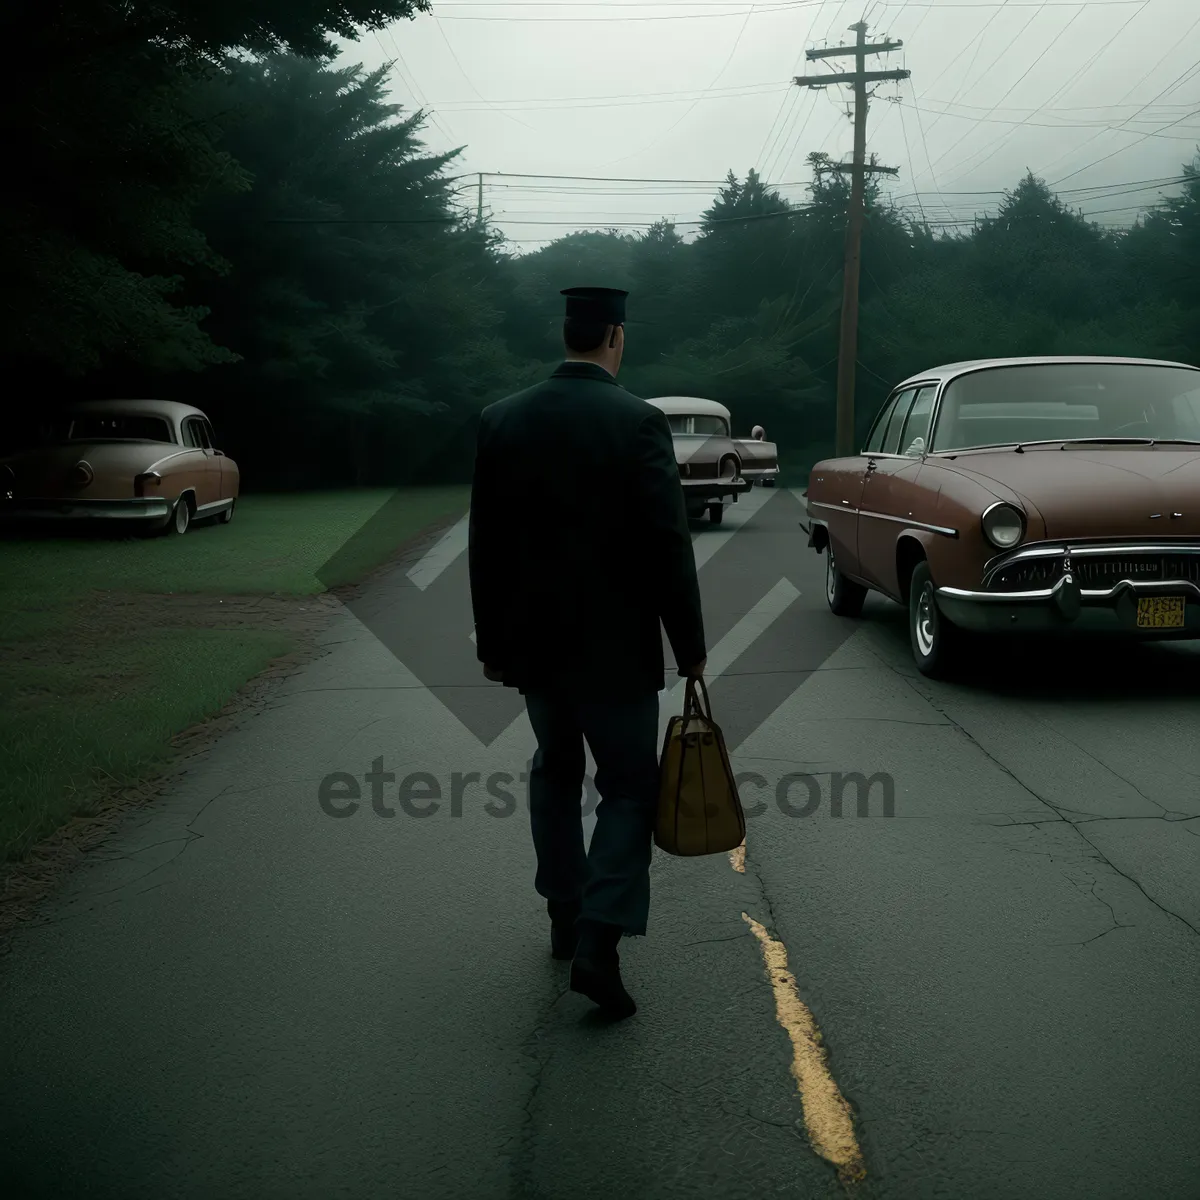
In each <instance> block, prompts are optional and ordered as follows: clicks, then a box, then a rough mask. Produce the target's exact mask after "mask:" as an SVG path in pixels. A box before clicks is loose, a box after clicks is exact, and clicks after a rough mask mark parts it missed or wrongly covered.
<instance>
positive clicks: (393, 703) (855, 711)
mask: <svg viewBox="0 0 1200 1200" xmlns="http://www.w3.org/2000/svg"><path fill="white" fill-rule="evenodd" d="M800 516H801V511H800V508H799V503H798V501H797V499H796V497H795V496H793V495H792V494H791V493H790V492H787V491H782V490H779V491H757V492H755V493H753V494H752V496H751V497H749V498H748V499H747V500H746V501H744V502H743V503H741V504H739V505H738V506H736V508H734V509H732V510H731V511H730V514H729V517H728V518H727V523H726V526H725V527H724V528H722V529H720V530H716V529H711V528H705V527H703V526H698V527H697V535H696V547H697V553H698V558H699V559H700V561H701V571H702V576H703V588H704V595H705V602H706V619H707V622H708V625H709V634H710V644H711V645H712V650H711V651H710V666H711V670H712V672H713V673H714V674H720V675H721V678H719V679H717V680H716V681H715V683H714V684H713V686H712V689H711V694H712V701H713V707H714V711H715V715H716V717H717V719H718V721H720V722H721V724H722V725H723V726H724V727H725V729H726V732H727V734H728V738H729V742H730V744H731V746H733V747H735V748H736V753H735V765H736V767H737V768H738V770H739V771H742V772H746V773H754V774H755V775H756V776H757V777H758V782H756V781H755V780H752V779H748V780H747V781H746V782H745V784H744V788H743V795H744V799H745V800H746V802H747V804H748V805H751V806H753V805H755V803H756V801H758V800H759V798H760V797H761V798H763V799H765V801H766V803H765V804H763V805H762V806H761V811H758V812H757V815H754V816H753V817H752V819H751V821H750V823H749V825H750V830H749V834H748V838H747V848H746V854H745V869H744V870H743V871H738V870H736V869H735V868H734V866H733V865H732V864H731V861H730V859H728V858H727V857H726V856H715V857H713V858H707V859H700V860H678V859H669V858H665V857H662V856H656V860H655V864H654V905H653V910H652V914H651V929H650V934H649V936H648V937H647V938H645V939H637V940H634V941H627V942H625V943H624V949H623V961H624V964H625V967H626V977H627V982H628V984H629V987H630V989H631V991H633V993H634V994H635V996H636V998H637V999H638V1001H639V1005H640V1011H639V1013H638V1015H637V1016H636V1017H635V1018H634V1019H633V1020H632V1021H629V1022H626V1023H624V1024H620V1025H606V1024H604V1023H602V1022H598V1021H596V1020H595V1019H594V1017H593V1015H592V1013H591V1011H590V1006H589V1005H588V1004H587V1002H586V1001H584V1000H582V999H581V998H580V997H577V996H574V995H573V994H571V993H570V992H569V991H567V990H566V968H565V966H564V965H563V964H557V963H554V962H552V961H551V960H550V958H549V953H548V943H547V929H546V922H545V917H544V913H543V909H542V905H541V903H540V901H539V900H538V899H537V897H536V896H535V895H534V893H533V890H532V878H533V866H534V864H533V854H532V849H531V846H530V843H529V836H528V825H527V820H526V819H525V816H524V812H523V809H522V808H521V806H520V804H519V803H514V805H513V807H515V812H513V813H512V814H511V815H508V816H505V815H499V816H497V815H493V813H500V814H503V813H504V811H505V807H504V805H503V804H502V803H498V802H497V801H496V800H495V799H494V798H492V797H489V794H488V791H487V784H488V781H489V778H490V777H493V776H494V775H495V774H496V773H498V772H499V773H507V774H508V775H509V776H511V777H514V778H515V777H519V775H520V773H521V772H522V771H523V770H524V769H525V764H526V763H527V760H528V758H529V756H530V754H531V752H532V737H531V734H530V731H529V727H528V723H527V721H526V719H525V716H524V713H523V711H522V710H521V708H520V705H519V702H515V703H514V701H513V698H512V697H511V696H509V695H508V694H507V693H505V692H503V690H502V689H499V688H495V687H493V686H491V685H486V684H484V683H483V682H482V680H481V677H480V676H479V674H478V669H477V666H476V664H475V663H474V660H473V653H472V648H471V645H470V642H469V641H468V640H467V638H468V635H469V632H470V615H469V600H468V599H467V595H466V588H465V580H466V576H465V570H466V563H465V556H463V555H462V554H461V553H457V552H456V551H457V550H459V549H461V545H462V535H461V531H459V532H457V533H455V532H451V533H450V534H449V535H447V538H446V539H444V540H443V541H441V542H439V543H438V545H437V546H435V547H433V548H432V549H431V550H430V551H429V553H428V554H427V555H425V556H424V557H422V558H421V560H420V562H419V563H418V564H417V566H416V568H415V569H413V570H411V571H410V570H409V569H408V568H407V567H405V568H401V569H399V570H397V571H396V572H395V574H394V575H393V576H391V577H390V578H389V579H388V580H386V581H384V582H383V583H381V584H380V585H379V586H378V587H376V588H375V589H374V590H373V591H372V592H371V593H370V594H369V595H368V596H367V597H366V598H365V599H364V600H363V601H362V603H360V604H356V605H354V606H353V611H346V612H345V613H344V614H343V615H342V616H340V617H339V619H338V620H337V622H336V623H335V625H334V626H333V627H331V628H330V630H329V631H328V633H327V635H326V641H327V653H326V654H325V655H324V657H322V658H320V659H319V660H318V661H316V662H314V663H313V664H311V665H310V666H309V667H307V668H306V669H304V670H303V671H301V672H300V673H298V674H297V675H295V676H293V677H291V678H290V679H288V680H287V681H286V682H284V683H282V684H281V685H280V687H279V689H278V692H277V694H276V697H275V701H274V703H273V705H272V706H271V707H269V709H268V710H267V711H266V712H264V713H261V714H259V715H255V716H248V717H247V718H246V720H245V721H244V722H243V724H242V725H241V726H240V727H239V728H238V729H237V730H235V731H234V732H232V733H231V734H229V735H227V736H226V737H225V738H224V739H223V740H222V741H221V742H220V743H219V744H218V745H216V746H215V747H214V748H213V749H212V750H211V751H210V752H208V753H207V754H206V755H205V756H204V757H203V758H202V759H201V760H200V761H199V763H198V765H197V766H196V767H195V768H194V769H193V770H192V771H191V772H190V773H189V774H188V775H187V776H186V777H185V778H184V779H183V780H182V782H181V783H180V785H179V787H178V788H177V789H176V790H175V791H173V793H172V794H171V795H169V796H168V797H167V798H165V799H164V800H163V801H161V802H160V803H158V804H157V805H156V806H154V807H152V808H150V809H147V810H145V811H143V812H142V813H140V814H138V815H137V816H135V817H133V818H131V819H130V820H129V822H128V823H127V825H126V826H125V827H124V828H123V829H122V831H121V832H120V834H119V835H118V836H117V837H116V838H114V839H113V840H112V841H111V842H110V843H109V844H108V845H107V846H106V847H105V848H104V849H103V850H101V851H100V852H98V853H96V854H95V855H93V856H92V858H91V860H90V861H89V862H88V864H87V865H86V866H85V867H84V868H83V869H81V870H80V871H79V872H78V873H77V874H76V876H74V877H73V879H72V881H71V883H70V885H69V887H68V889H67V890H66V892H65V893H64V894H63V895H62V896H61V897H60V898H59V899H58V900H57V901H55V902H54V904H53V905H51V906H50V907H49V908H48V909H47V911H46V914H45V917H44V919H43V920H41V921H40V922H39V923H37V924H35V925H31V926H29V927H27V928H26V929H25V930H24V931H23V932H22V933H20V934H19V935H18V938H17V940H16V943H15V946H14V949H13V952H12V953H11V954H10V955H9V956H8V957H7V959H6V960H4V961H3V962H0V1029H3V1031H4V1035H3V1050H2V1054H3V1058H2V1060H0V1077H2V1078H3V1086H2V1088H0V1188H2V1189H3V1194H4V1195H6V1196H12V1197H43V1196H45V1197H51V1196H53V1197H97V1198H100V1197H103V1198H106V1200H107V1198H109V1197H112V1198H114V1200H117V1198H119V1200H176V1198H179V1200H184V1198H186V1200H193V1198H194V1200H242V1198H246V1200H275V1198H279V1200H285V1198H286V1200H292V1198H295V1200H308V1198H310V1197H311V1198H313V1200H318V1198H319V1200H325V1198H334V1197H345V1198H347V1200H367V1198H375V1197H393V1196H405V1197H407V1196H413V1197H421V1198H422V1200H441V1198H443V1197H445V1198H447V1200H460V1198H471V1200H491V1198H493V1197H494V1198H497V1200H591V1198H593V1197H594V1198H596V1200H600V1198H603V1200H608V1198H610V1197H612V1196H628V1197H631V1198H633V1200H658V1198H659V1197H664V1198H666V1197H688V1198H689V1200H693V1198H703V1197H713V1198H720V1200H738V1198H740V1197H746V1198H750V1197H755V1198H759V1197H765V1196H779V1197H802V1198H805V1200H807V1198H820V1197H825V1196H836V1195H841V1194H843V1185H842V1184H840V1183H839V1182H838V1179H837V1175H836V1173H835V1171H834V1169H833V1167H831V1166H830V1165H829V1163H827V1162H826V1161H824V1160H823V1159H822V1158H821V1157H820V1156H819V1155H818V1154H816V1153H815V1152H814V1150H813V1148H812V1145H811V1143H810V1137H809V1134H808V1126H807V1125H806V1121H805V1108H804V1097H802V1095H801V1094H800V1090H799V1088H798V1086H797V1081H796V1079H795V1078H794V1077H793V1073H792V1072H793V1065H794V1061H793V1043H792V1041H790V1040H789V1034H788V1031H787V1029H785V1027H784V1024H781V1023H780V1020H779V1019H777V1007H776V1005H777V1001H776V994H775V993H774V992H773V989H772V984H771V982H770V980H769V979H768V975H767V971H766V968H765V966H764V956H763V950H762V945H761V943H760V939H759V937H758V936H756V934H755V932H754V929H753V927H752V926H751V925H750V923H749V922H748V921H747V919H746V918H751V919H752V920H753V921H755V922H758V923H760V924H761V926H763V927H764V928H765V930H766V932H767V933H769V934H770V936H771V937H773V938H775V939H777V940H778V942H780V943H782V944H783V946H785V947H786V951H787V955H788V961H789V968H790V970H791V971H792V972H793V973H794V976H795V980H796V986H797V989H798V993H799V997H800V999H801V1001H802V1002H803V1004H804V1005H805V1006H806V1008H807V1011H808V1012H809V1013H811V1016H812V1018H813V1019H815V1021H816V1023H817V1024H818V1026H819V1028H820V1031H821V1036H822V1039H823V1044H824V1045H825V1047H827V1049H828V1053H829V1070H830V1074H831V1076H832V1080H833V1082H834V1083H836V1086H837V1088H838V1089H840V1092H841V1094H842V1095H843V1096H844V1097H845V1098H846V1100H847V1101H848V1102H849V1104H850V1105H851V1106H852V1108H853V1113H854V1137H855V1139H856V1141H857V1144H858V1147H859V1148H860V1150H861V1154H862V1157H863V1161H864V1162H865V1166H866V1172H867V1174H866V1179H865V1180H864V1181H863V1182H862V1183H860V1184H859V1185H857V1187H856V1189H855V1194H857V1195H859V1196H863V1197H881V1198H882V1197H897V1198H901V1200H923V1198H925V1197H949V1198H952V1200H993V1198H994V1200H1027V1198H1028V1197H1039V1198H1041V1197H1044V1198H1046V1200H1109V1198H1111V1200H1118V1198H1119V1200H1126V1198H1129V1197H1137V1198H1138V1200H1155V1198H1158V1197H1162V1198H1170V1200H1181V1198H1183V1200H1194V1198H1196V1197H1200V1139H1198V1138H1197V1136H1196V1130H1197V1127H1198V1124H1200V1023H1198V1022H1197V1020H1196V1014H1197V1011H1198V1010H1200V1004H1198V1001H1200V738H1198V737H1197V730H1198V728H1200V720H1198V718H1200V671H1198V670H1197V668H1198V667H1200V653H1198V651H1197V648H1196V647H1190V646H1186V645H1173V646H1171V645H1168V646H1152V647H1135V648H1132V649H1120V650H1117V649H1112V650H1104V651H1103V652H1101V651H1100V650H1098V649H1097V647H1096V645H1095V644H1094V643H1093V644H1090V645H1083V644H1081V645H1066V646H1058V647H1055V648H1049V649H1046V648H1038V647H1035V646H1025V647H1017V648H1011V647H1006V648H997V649H996V650H995V651H994V652H992V653H990V654H987V655H985V656H983V657H982V658H980V659H979V661H978V662H977V663H976V664H975V667H974V670H975V674H974V675H973V677H972V678H971V679H970V681H969V682H965V683H958V684H934V683H931V682H929V681H927V680H925V679H923V678H921V677H919V676H918V675H917V674H916V672H915V670H914V668H913V666H912V663H911V658H910V657H909V653H908V647H907V640H906V634H905V625H904V618H903V614H902V613H900V612H899V610H898V609H896V608H895V607H894V606H892V605H890V604H888V603H886V602H884V601H879V600H870V601H868V604H867V608H866V610H865V612H864V615H863V617H862V619H861V620H859V621H843V620H839V619H837V618H835V617H833V616H832V615H830V614H829V613H828V612H827V611H826V609H825V604H824V598H823V571H822V567H823V560H822V559H820V558H819V557H818V556H816V555H814V554H812V552H811V551H809V550H808V549H807V548H806V545H805V538H804V537H803V535H802V534H801V533H800V531H799V530H798V529H797V528H796V521H797V520H798V519H799V518H800ZM388 648H390V649H391V650H392V653H389V652H388ZM397 655H398V656H399V657H396V656H397ZM665 699H666V702H665V703H664V706H663V720H664V723H665V720H666V717H667V716H668V715H669V712H670V710H671V709H672V708H673V707H674V708H676V709H677V707H678V696H677V694H674V693H673V694H672V695H671V696H668V697H666V698H665ZM376 759H382V763H381V764H380V765H381V766H382V769H383V770H384V771H385V772H390V773H393V774H394V775H395V776H396V779H395V780H394V781H393V780H389V781H385V782H383V783H382V784H381V805H380V807H381V809H382V810H383V811H381V812H376V810H375V808H374V806H373V802H372V796H371V785H370V784H369V783H364V782H362V777H363V776H364V774H365V773H367V772H369V771H370V770H371V769H372V763H373V762H374V760H376ZM336 772H345V773H347V774H349V775H353V776H356V777H358V779H359V784H358V786H359V788H360V799H359V801H358V807H357V809H354V810H353V811H350V812H349V815H344V816H331V815H329V814H328V813H327V812H326V811H324V810H323V808H322V805H321V802H320V799H319V795H320V791H321V784H322V780H323V779H325V778H326V777H327V776H330V775H331V774H333V773H336ZM838 772H841V773H849V772H859V773H861V774H863V775H864V776H871V775H873V774H875V773H877V772H883V773H886V775H887V776H889V777H890V779H891V781H892V784H893V787H894V793H893V798H894V811H893V814H892V815H890V816H889V815H886V813H885V809H884V803H883V791H884V789H883V783H882V782H878V783H877V785H876V788H875V791H874V793H873V798H872V800H871V802H870V806H869V810H868V812H867V813H866V814H862V815H860V813H859V812H858V809H857V805H856V800H855V791H854V789H853V788H850V789H849V790H848V791H847V792H846V795H845V798H844V804H843V811H842V814H841V815H840V816H836V815H834V813H833V811H832V810H833V791H834V785H833V777H834V773H838ZM455 773H457V774H458V775H459V776H460V777H461V778H460V779H459V782H458V786H457V788H456V787H455V781H454V779H453V776H454V774H455ZM473 773H477V774H478V777H479V778H478V779H471V778H470V776H471V775H472V774H473ZM421 774H427V775H429V776H432V780H429V779H426V780H422V779H414V778H413V776H416V775H421ZM803 775H807V776H809V777H810V778H811V780H812V781H815V782H813V783H811V784H810V783H806V782H805V780H804V779H803V778H800V777H801V776H803ZM789 776H791V777H792V778H791V780H790V782H788V779H787V777H789ZM406 779H407V785H406V793H405V798H406V801H407V803H408V805H409V808H410V809H411V810H412V812H413V813H417V812H421V811H423V810H424V807H425V806H426V804H427V800H426V799H425V797H427V796H428V795H429V794H430V788H429V785H430V784H431V783H432V784H435V785H436V786H437V788H438V789H439V791H440V795H441V800H440V806H439V807H437V808H436V810H435V811H433V810H431V811H429V812H428V815H425V816H416V815H410V814H409V813H408V812H406V811H405V810H404V808H402V807H401V805H400V804H399V803H398V800H397V793H398V790H399V788H400V787H401V786H402V784H401V781H404V780H406ZM491 782H492V786H493V788H494V790H497V791H499V792H500V793H501V794H503V788H502V787H501V786H500V785H501V784H503V783H504V781H503V780H496V779H495V778H491ZM781 784H782V787H783V788H784V789H786V790H785V791H784V792H783V798H784V801H785V803H790V804H791V805H793V806H795V805H801V804H803V803H804V802H805V800H806V799H807V800H809V801H810V803H809V806H808V807H809V809H810V810H812V811H811V815H808V816H803V815H796V813H797V811H803V810H797V809H796V808H795V807H793V810H792V814H793V815H788V814H787V813H786V812H784V811H783V810H782V809H781V807H780V805H779V804H778V803H777V796H776V789H778V788H780V786H781ZM509 790H510V791H511V793H513V795H514V796H515V799H516V801H518V802H519V800H520V792H521V788H520V783H519V781H518V782H516V783H514V784H513V785H512V786H511V788H510V789H509ZM347 791H348V788H347V786H346V785H345V781H343V782H342V783H341V784H330V785H327V789H326V795H327V804H328V806H329V807H330V808H332V809H340V808H342V807H344V806H347V805H349V804H350V802H349V801H348V800H346V799H344V797H345V795H346V793H347ZM456 793H457V797H458V798H457V801H456V799H455V795H456ZM489 804H490V805H491V806H492V812H489V811H488V808H487V805H489ZM389 810H390V812H391V813H392V814H393V815H384V812H386V811H389ZM743 914H745V917H743ZM809 1098H810V1100H811V1095H810V1097H809Z"/></svg>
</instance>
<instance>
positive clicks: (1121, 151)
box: [1050, 66, 1200, 187]
mask: <svg viewBox="0 0 1200 1200" xmlns="http://www.w3.org/2000/svg"><path fill="white" fill-rule="evenodd" d="M1196 70H1198V71H1200V66H1198V67H1197V68H1196ZM1196 116H1200V108H1198V109H1196V111H1195V112H1190V113H1188V114H1187V115H1186V116H1183V117H1180V118H1179V120H1178V121H1172V122H1171V124H1170V125H1164V126H1163V129H1159V130H1154V131H1152V132H1150V133H1143V134H1142V136H1141V137H1139V138H1138V139H1137V140H1136V141H1133V142H1130V143H1129V145H1128V146H1121V147H1120V148H1119V149H1117V150H1114V151H1113V152H1112V153H1111V154H1106V155H1105V156H1104V157H1103V158H1098V159H1096V160H1095V161H1094V162H1090V163H1088V164H1087V166H1085V167H1080V168H1079V170H1077V171H1072V172H1071V173H1070V175H1064V176H1063V177H1062V179H1056V180H1055V181H1054V183H1053V184H1051V185H1050V186H1051V187H1054V186H1056V185H1058V184H1060V183H1062V182H1063V180H1064V179H1072V178H1074V177H1075V176H1076V175H1082V174H1083V172H1084V171H1089V170H1091V168H1092V167H1095V166H1099V165H1100V163H1102V162H1108V160H1109V159H1110V158H1116V156H1117V155H1118V154H1124V153H1125V151H1126V150H1132V149H1133V147H1134V146H1139V145H1141V143H1142V142H1144V141H1145V140H1146V139H1147V138H1148V137H1154V136H1156V135H1157V134H1160V133H1162V132H1163V130H1165V129H1171V128H1172V127H1173V126H1175V125H1180V124H1182V123H1183V122H1184V121H1186V120H1188V119H1189V118H1191V117H1196ZM1189 140H1190V139H1189Z"/></svg>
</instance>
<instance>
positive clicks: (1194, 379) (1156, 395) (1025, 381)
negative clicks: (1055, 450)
mask: <svg viewBox="0 0 1200 1200" xmlns="http://www.w3.org/2000/svg"><path fill="white" fill-rule="evenodd" d="M1141 438H1146V439H1156V440H1162V441H1170V440H1180V441H1198V442H1200V371H1191V370H1187V369H1186V368H1184V367H1160V366H1153V365H1150V364H1140V363H1105V362H1101V363H1038V364H1030V365H1021V366H1005V367H989V368H987V369H985V370H982V371H973V372H972V373H971V374H969V375H964V376H962V377H961V378H959V379H955V380H954V381H953V382H952V383H950V384H949V385H948V386H947V388H946V391H945V394H944V395H943V397H942V403H941V408H940V410H939V412H938V416H937V424H936V426H935V428H934V431H933V441H932V446H931V449H932V450H933V451H947V450H969V449H971V448H973V447H977V446H1007V445H1014V444H1017V445H1019V444H1021V443H1027V442H1051V441H1053V442H1057V441H1086V440H1091V439H1101V440H1104V439H1113V440H1117V441H1125V440H1128V441H1136V440H1138V439H1141Z"/></svg>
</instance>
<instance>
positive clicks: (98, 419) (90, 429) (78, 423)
mask: <svg viewBox="0 0 1200 1200" xmlns="http://www.w3.org/2000/svg"><path fill="white" fill-rule="evenodd" d="M66 436H67V441H70V442H94V441H112V442H173V441H174V438H173V437H172V436H171V426H170V424H169V423H168V422H167V421H166V420H165V419H164V418H163V417H151V416H145V415H144V414H142V413H88V414H86V415H83V416H74V417H71V418H69V419H68V423H67V435H66Z"/></svg>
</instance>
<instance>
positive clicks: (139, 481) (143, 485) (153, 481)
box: [133, 471, 162, 497]
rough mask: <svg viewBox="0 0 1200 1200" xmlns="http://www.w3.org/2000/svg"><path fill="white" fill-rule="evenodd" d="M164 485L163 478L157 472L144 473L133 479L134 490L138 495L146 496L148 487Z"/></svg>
mask: <svg viewBox="0 0 1200 1200" xmlns="http://www.w3.org/2000/svg"><path fill="white" fill-rule="evenodd" d="M160 483H162V476H161V475H160V474H159V473H158V472H157V471H143V472H142V474H140V475H135V476H134V477H133V490H134V491H135V492H136V493H137V495H138V496H139V497H140V496H144V495H145V494H146V489H147V487H157V486H158V485H159V484H160Z"/></svg>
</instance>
